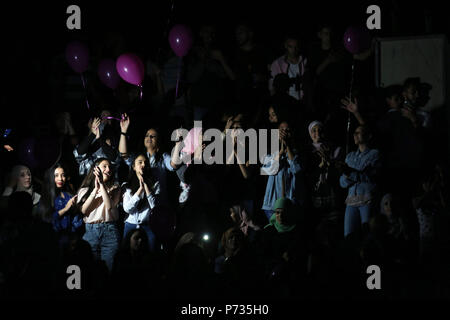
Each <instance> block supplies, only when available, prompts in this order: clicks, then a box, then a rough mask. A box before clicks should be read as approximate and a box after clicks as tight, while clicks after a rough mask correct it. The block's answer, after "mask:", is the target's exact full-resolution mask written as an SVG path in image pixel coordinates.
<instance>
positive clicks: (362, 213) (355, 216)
mask: <svg viewBox="0 0 450 320" xmlns="http://www.w3.org/2000/svg"><path fill="white" fill-rule="evenodd" d="M369 218H370V205H364V206H360V207H352V206H347V208H346V209H345V217H344V237H346V236H347V235H349V234H350V233H352V232H355V231H356V230H357V229H358V228H359V226H360V225H362V224H364V223H369Z"/></svg>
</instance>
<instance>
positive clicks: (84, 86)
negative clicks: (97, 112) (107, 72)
mask: <svg viewBox="0 0 450 320" xmlns="http://www.w3.org/2000/svg"><path fill="white" fill-rule="evenodd" d="M80 77H81V82H82V83H83V88H84V92H85V94H86V105H87V107H88V109H90V106H89V100H88V97H87V90H86V82H85V81H84V75H83V74H82V73H81V74H80Z"/></svg>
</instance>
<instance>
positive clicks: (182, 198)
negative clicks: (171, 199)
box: [178, 182, 191, 203]
mask: <svg viewBox="0 0 450 320" xmlns="http://www.w3.org/2000/svg"><path fill="white" fill-rule="evenodd" d="M180 186H181V188H182V189H183V191H181V193H180V197H179V198H178V202H179V203H185V202H186V201H187V199H188V198H189V190H190V189H191V186H190V185H188V184H186V183H183V182H180Z"/></svg>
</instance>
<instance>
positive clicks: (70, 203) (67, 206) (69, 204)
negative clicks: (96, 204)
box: [65, 195, 77, 210]
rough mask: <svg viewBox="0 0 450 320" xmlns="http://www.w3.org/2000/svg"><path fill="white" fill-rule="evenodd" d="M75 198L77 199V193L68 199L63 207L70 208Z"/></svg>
mask: <svg viewBox="0 0 450 320" xmlns="http://www.w3.org/2000/svg"><path fill="white" fill-rule="evenodd" d="M76 200H77V195H74V196H73V197H72V198H71V199H70V200H69V201H67V203H66V207H65V209H66V210H69V209H70V208H72V206H73V205H74V204H75V202H76Z"/></svg>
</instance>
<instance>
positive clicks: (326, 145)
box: [304, 121, 342, 225]
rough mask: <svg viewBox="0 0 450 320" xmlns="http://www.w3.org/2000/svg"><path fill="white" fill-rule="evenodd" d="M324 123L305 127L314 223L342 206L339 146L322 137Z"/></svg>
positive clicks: (306, 161) (340, 151)
mask: <svg viewBox="0 0 450 320" xmlns="http://www.w3.org/2000/svg"><path fill="white" fill-rule="evenodd" d="M323 129H324V125H323V124H322V123H321V122H320V121H313V122H311V123H310V124H309V126H308V132H309V135H310V137H311V143H310V144H309V145H308V146H307V149H306V150H307V152H306V154H305V158H306V159H305V161H304V163H305V168H306V169H305V175H306V181H307V185H308V190H309V192H310V199H311V209H312V210H311V211H312V214H313V217H312V221H313V225H317V224H318V223H320V221H321V220H323V219H324V218H326V217H328V218H331V217H329V214H330V213H331V212H336V210H338V209H339V207H340V206H341V205H340V204H341V201H339V200H340V193H341V190H340V188H339V175H340V173H339V161H342V159H341V158H342V149H341V148H340V147H336V146H334V145H333V144H332V143H331V142H329V141H328V140H327V139H325V138H324V134H323V131H324V130H323Z"/></svg>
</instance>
